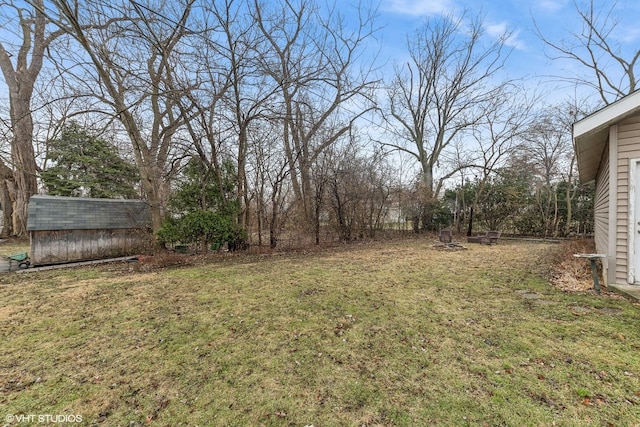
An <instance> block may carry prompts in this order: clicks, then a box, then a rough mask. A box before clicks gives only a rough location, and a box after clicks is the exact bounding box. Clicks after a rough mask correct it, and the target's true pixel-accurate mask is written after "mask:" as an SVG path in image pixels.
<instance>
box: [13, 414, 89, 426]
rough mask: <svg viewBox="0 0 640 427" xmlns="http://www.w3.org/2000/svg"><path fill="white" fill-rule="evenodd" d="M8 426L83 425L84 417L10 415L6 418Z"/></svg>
mask: <svg viewBox="0 0 640 427" xmlns="http://www.w3.org/2000/svg"><path fill="white" fill-rule="evenodd" d="M4 420H5V421H6V422H7V424H13V423H43V424H44V423H46V424H56V423H60V424H62V423H81V422H82V415H75V414H57V415H54V414H9V415H7V416H6V417H4Z"/></svg>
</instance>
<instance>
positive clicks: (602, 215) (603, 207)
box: [593, 144, 613, 255]
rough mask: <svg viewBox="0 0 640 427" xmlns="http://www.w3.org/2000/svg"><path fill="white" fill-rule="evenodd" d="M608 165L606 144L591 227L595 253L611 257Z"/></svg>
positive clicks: (597, 181)
mask: <svg viewBox="0 0 640 427" xmlns="http://www.w3.org/2000/svg"><path fill="white" fill-rule="evenodd" d="M609 164H610V162H609V144H607V146H606V148H605V150H604V153H603V154H602V160H601V164H600V168H599V170H598V176H597V177H596V190H595V195H594V202H593V211H594V224H593V226H594V235H595V242H596V252H598V253H602V254H608V255H613V254H609V171H610V168H609Z"/></svg>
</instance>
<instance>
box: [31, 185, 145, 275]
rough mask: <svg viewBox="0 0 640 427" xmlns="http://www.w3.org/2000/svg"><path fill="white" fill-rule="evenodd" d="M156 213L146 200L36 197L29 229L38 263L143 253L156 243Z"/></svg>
mask: <svg viewBox="0 0 640 427" xmlns="http://www.w3.org/2000/svg"><path fill="white" fill-rule="evenodd" d="M150 229H151V214H150V211H149V206H148V205H147V204H146V203H145V202H144V201H142V200H115V199H89V198H79V197H59V196H33V197H31V199H29V217H28V220H27V231H28V232H29V236H30V240H31V252H30V258H31V263H32V264H33V265H45V264H59V263H66V262H75V261H85V260H95V259H102V258H112V257H120V256H128V255H134V254H138V253H140V252H142V251H144V250H147V249H148V248H149V245H150V242H151V237H152V236H151V233H150Z"/></svg>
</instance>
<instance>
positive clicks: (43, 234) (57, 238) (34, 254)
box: [29, 229, 151, 265]
mask: <svg viewBox="0 0 640 427" xmlns="http://www.w3.org/2000/svg"><path fill="white" fill-rule="evenodd" d="M30 233H31V253H30V255H29V256H30V258H31V263H32V264H33V265H46V264H59V263H66V262H75V261H86V260H95V259H103V258H115V257H121V256H129V255H136V254H139V253H141V252H144V251H145V249H147V250H148V248H149V245H150V240H151V235H150V233H148V232H146V231H144V230H140V229H117V230H43V231H31V232H30Z"/></svg>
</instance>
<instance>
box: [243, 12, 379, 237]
mask: <svg viewBox="0 0 640 427" xmlns="http://www.w3.org/2000/svg"><path fill="white" fill-rule="evenodd" d="M276 3H277V5H276V6H275V7H273V8H271V9H269V8H267V7H266V4H261V3H259V2H258V0H254V10H253V14H254V19H255V22H256V24H257V26H258V28H259V29H260V31H261V32H262V35H263V37H264V38H265V43H264V46H263V49H262V50H263V55H262V57H261V59H262V65H263V71H264V73H266V74H267V75H268V76H269V77H270V78H271V79H273V81H274V83H275V84H276V85H277V87H278V99H274V101H273V102H274V107H273V115H274V117H277V118H279V120H280V122H281V125H282V138H283V141H284V150H285V154H286V156H287V160H288V162H289V166H290V168H289V169H290V172H291V181H292V186H293V191H294V194H295V196H296V199H297V201H298V203H299V204H300V209H301V213H302V218H303V219H304V221H306V222H307V223H308V224H309V225H312V224H313V212H314V208H313V198H314V194H313V193H314V191H313V188H312V179H311V175H312V174H311V171H312V167H313V164H314V163H315V162H316V160H317V159H318V156H319V155H320V154H321V153H322V152H323V151H324V150H325V149H327V148H328V147H330V146H331V145H332V144H334V143H335V142H336V141H338V140H339V139H340V138H341V137H343V136H344V135H346V134H347V133H348V132H349V131H350V129H352V126H353V124H354V122H355V121H356V120H357V119H358V118H359V117H362V116H363V115H364V114H365V113H366V112H367V111H370V110H371V109H372V108H373V107H372V103H371V101H370V99H371V91H372V89H373V88H374V86H375V83H376V80H375V79H374V78H372V77H371V73H372V68H371V67H372V65H371V66H369V67H365V68H364V69H360V68H358V67H359V65H358V58H359V56H360V55H361V54H362V52H363V50H364V49H365V47H366V42H367V41H368V40H369V39H370V38H371V37H372V35H373V34H374V32H375V28H374V26H373V22H374V21H373V19H374V14H373V11H366V10H364V8H362V7H361V8H360V9H359V10H358V13H357V16H358V17H359V19H360V21H359V22H358V25H357V28H356V30H354V31H352V32H351V31H349V30H348V29H347V27H346V26H344V25H342V22H341V20H342V19H343V17H342V16H341V15H340V13H339V12H337V10H335V9H331V10H329V11H328V13H327V14H322V13H320V12H319V10H318V6H316V5H315V4H314V3H313V2H312V1H310V0H301V1H299V2H294V1H291V0H281V1H278V2H276ZM347 105H348V108H347Z"/></svg>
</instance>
